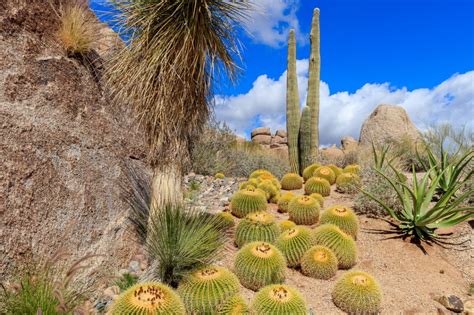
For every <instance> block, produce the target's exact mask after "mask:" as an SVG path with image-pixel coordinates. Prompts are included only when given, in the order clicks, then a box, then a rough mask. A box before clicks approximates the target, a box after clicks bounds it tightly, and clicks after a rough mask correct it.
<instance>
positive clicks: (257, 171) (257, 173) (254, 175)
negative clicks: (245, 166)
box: [249, 169, 273, 179]
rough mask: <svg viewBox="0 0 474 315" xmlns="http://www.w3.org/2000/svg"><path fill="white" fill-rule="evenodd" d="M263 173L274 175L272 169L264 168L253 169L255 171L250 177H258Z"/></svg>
mask: <svg viewBox="0 0 474 315" xmlns="http://www.w3.org/2000/svg"><path fill="white" fill-rule="evenodd" d="M263 174H266V175H270V176H273V174H272V173H271V172H270V171H267V170H264V169H258V170H255V171H253V172H252V173H251V174H250V176H249V179H251V178H258V177H260V176H261V175H263Z"/></svg>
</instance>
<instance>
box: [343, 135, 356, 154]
mask: <svg viewBox="0 0 474 315" xmlns="http://www.w3.org/2000/svg"><path fill="white" fill-rule="evenodd" d="M358 146H359V142H358V141H357V140H356V139H354V138H352V137H351V136H345V137H342V138H341V148H342V150H343V151H344V152H349V151H357V148H358Z"/></svg>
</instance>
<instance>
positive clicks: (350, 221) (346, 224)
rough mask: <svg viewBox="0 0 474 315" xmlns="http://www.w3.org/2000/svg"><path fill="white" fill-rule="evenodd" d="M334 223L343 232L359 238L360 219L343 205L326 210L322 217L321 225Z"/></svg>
mask: <svg viewBox="0 0 474 315" xmlns="http://www.w3.org/2000/svg"><path fill="white" fill-rule="evenodd" d="M326 223H332V224H334V225H336V226H337V227H339V228H340V229H341V230H342V231H343V232H345V233H346V234H348V235H350V236H352V237H353V238H354V239H356V238H357V233H358V232H359V219H358V218H357V215H356V214H355V212H354V210H352V209H351V208H349V207H346V206H342V205H335V206H332V207H330V208H327V209H326V210H324V212H323V213H322V215H321V224H326Z"/></svg>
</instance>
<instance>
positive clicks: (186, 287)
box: [178, 266, 240, 314]
mask: <svg viewBox="0 0 474 315" xmlns="http://www.w3.org/2000/svg"><path fill="white" fill-rule="evenodd" d="M239 287H240V284H239V279H237V277H236V276H235V275H234V274H233V273H232V272H230V271H229V270H227V269H226V268H224V267H219V266H206V267H203V268H200V269H198V270H195V271H193V272H192V273H190V274H189V275H187V276H186V277H184V278H183V280H182V281H181V282H180V284H179V287H178V293H179V295H180V296H181V298H182V299H183V302H184V305H185V307H186V311H187V312H188V313H189V314H210V313H212V312H213V311H215V310H216V309H217V308H218V307H219V306H220V305H222V304H224V303H226V302H227V301H228V300H229V299H231V298H232V297H233V296H234V295H236V294H237V293H238V292H239Z"/></svg>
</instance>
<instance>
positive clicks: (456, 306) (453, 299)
mask: <svg viewBox="0 0 474 315" xmlns="http://www.w3.org/2000/svg"><path fill="white" fill-rule="evenodd" d="M438 302H439V303H440V304H441V305H443V306H444V307H446V308H447V309H448V310H450V311H453V312H455V313H461V312H462V311H463V310H464V304H463V302H462V301H461V299H460V298H458V297H457V296H455V295H449V296H446V295H444V296H442V297H440V298H439V299H438Z"/></svg>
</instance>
